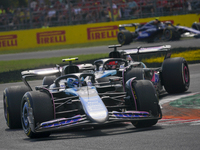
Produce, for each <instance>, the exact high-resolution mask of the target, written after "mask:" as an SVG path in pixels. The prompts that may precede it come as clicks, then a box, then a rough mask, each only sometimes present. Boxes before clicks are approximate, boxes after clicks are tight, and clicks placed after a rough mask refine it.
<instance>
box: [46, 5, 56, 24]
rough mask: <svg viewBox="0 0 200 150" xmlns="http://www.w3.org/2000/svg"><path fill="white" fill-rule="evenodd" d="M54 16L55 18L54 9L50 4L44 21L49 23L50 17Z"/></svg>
mask: <svg viewBox="0 0 200 150" xmlns="http://www.w3.org/2000/svg"><path fill="white" fill-rule="evenodd" d="M55 18H56V10H55V9H54V8H53V6H50V7H49V10H48V12H47V16H46V18H45V21H46V22H48V23H51V21H52V19H55Z"/></svg>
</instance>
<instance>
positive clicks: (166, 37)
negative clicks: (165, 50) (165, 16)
mask: <svg viewBox="0 0 200 150" xmlns="http://www.w3.org/2000/svg"><path fill="white" fill-rule="evenodd" d="M165 39H166V40H170V39H171V31H170V30H165Z"/></svg>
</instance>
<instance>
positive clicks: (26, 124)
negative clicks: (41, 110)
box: [22, 102, 30, 132]
mask: <svg viewBox="0 0 200 150" xmlns="http://www.w3.org/2000/svg"><path fill="white" fill-rule="evenodd" d="M28 116H29V114H28V102H25V103H24V105H23V109H22V127H23V129H24V130H25V132H26V131H28V130H29V128H30V126H29V121H28Z"/></svg>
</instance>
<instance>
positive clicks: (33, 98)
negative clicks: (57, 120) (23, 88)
mask: <svg viewBox="0 0 200 150" xmlns="http://www.w3.org/2000/svg"><path fill="white" fill-rule="evenodd" d="M53 118H54V117H53V105H52V101H51V98H50V96H49V95H48V94H47V93H43V92H39V91H31V92H27V93H26V94H25V95H24V97H23V99H22V103H21V122H22V128H23V130H24V132H25V134H26V135H27V136H28V137H30V138H41V137H48V136H49V135H50V132H40V133H36V132H35V131H34V129H35V127H36V126H37V125H38V124H40V123H42V122H45V121H49V120H52V119H53Z"/></svg>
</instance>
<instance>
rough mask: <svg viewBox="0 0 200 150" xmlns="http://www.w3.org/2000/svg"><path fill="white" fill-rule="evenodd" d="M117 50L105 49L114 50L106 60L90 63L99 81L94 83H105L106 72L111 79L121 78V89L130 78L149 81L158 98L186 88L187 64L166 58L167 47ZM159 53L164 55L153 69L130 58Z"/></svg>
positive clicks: (113, 46) (187, 81) (188, 79)
mask: <svg viewBox="0 0 200 150" xmlns="http://www.w3.org/2000/svg"><path fill="white" fill-rule="evenodd" d="M117 47H121V45H112V46H109V48H114V51H113V52H111V53H110V54H109V57H110V58H105V59H99V60H96V61H95V62H94V65H95V68H96V72H95V74H96V77H97V78H100V79H98V80H101V81H108V79H107V78H108V77H105V76H107V75H108V73H109V72H110V74H111V73H112V75H113V76H118V77H122V81H123V86H124V85H125V83H126V82H127V80H129V79H130V78H131V77H136V79H135V80H150V81H151V82H152V83H153V85H154V87H155V89H156V91H157V95H160V94H161V93H162V92H163V91H167V92H168V93H182V92H185V91H187V90H188V89H189V85H190V73H189V68H188V64H187V61H186V60H185V59H184V58H183V57H175V58H170V57H171V53H172V52H171V45H161V46H152V47H139V48H132V49H122V50H117ZM159 52H161V53H163V52H164V53H166V55H165V58H164V61H163V63H162V65H161V66H160V67H157V68H148V67H147V66H146V65H145V64H144V63H143V62H140V61H134V60H133V59H132V57H133V56H134V55H135V56H137V57H138V56H139V55H143V54H152V53H159ZM111 71H112V72H111ZM102 77H103V78H102ZM123 88H125V86H124V87H123Z"/></svg>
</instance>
